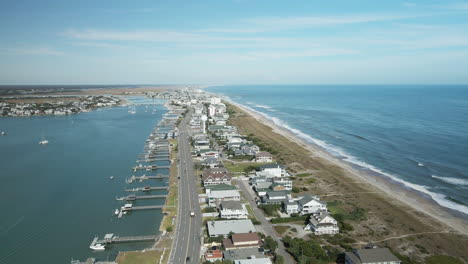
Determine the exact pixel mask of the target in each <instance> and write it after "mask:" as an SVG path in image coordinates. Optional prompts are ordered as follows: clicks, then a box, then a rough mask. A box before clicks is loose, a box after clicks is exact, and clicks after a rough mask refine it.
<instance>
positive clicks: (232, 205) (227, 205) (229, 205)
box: [221, 201, 243, 210]
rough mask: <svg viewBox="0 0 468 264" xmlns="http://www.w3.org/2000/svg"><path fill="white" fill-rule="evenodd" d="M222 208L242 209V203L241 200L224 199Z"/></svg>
mask: <svg viewBox="0 0 468 264" xmlns="http://www.w3.org/2000/svg"><path fill="white" fill-rule="evenodd" d="M221 208H222V209H232V210H242V208H243V207H242V204H241V202H239V201H223V202H221Z"/></svg>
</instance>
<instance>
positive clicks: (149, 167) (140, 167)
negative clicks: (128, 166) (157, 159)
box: [133, 164, 170, 171]
mask: <svg viewBox="0 0 468 264" xmlns="http://www.w3.org/2000/svg"><path fill="white" fill-rule="evenodd" d="M169 168H170V166H158V165H146V166H143V165H142V164H140V165H138V166H135V167H133V171H137V170H146V171H150V170H157V169H169Z"/></svg>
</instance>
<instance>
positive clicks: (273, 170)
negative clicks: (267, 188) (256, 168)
mask: <svg viewBox="0 0 468 264" xmlns="http://www.w3.org/2000/svg"><path fill="white" fill-rule="evenodd" d="M260 170H261V171H262V172H264V173H266V174H268V175H271V177H285V176H286V167H285V166H283V165H280V164H278V163H273V164H264V165H261V166H260Z"/></svg>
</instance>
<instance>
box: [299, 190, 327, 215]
mask: <svg viewBox="0 0 468 264" xmlns="http://www.w3.org/2000/svg"><path fill="white" fill-rule="evenodd" d="M298 203H299V211H300V212H301V214H302V215H305V214H315V213H319V212H321V211H327V204H326V202H323V201H320V200H319V198H318V197H317V196H312V195H309V194H306V195H305V196H304V197H302V199H300V200H299V201H298Z"/></svg>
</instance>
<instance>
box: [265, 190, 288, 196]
mask: <svg viewBox="0 0 468 264" xmlns="http://www.w3.org/2000/svg"><path fill="white" fill-rule="evenodd" d="M266 194H267V195H268V196H269V197H280V196H286V195H287V192H285V191H270V192H267V193H266Z"/></svg>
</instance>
